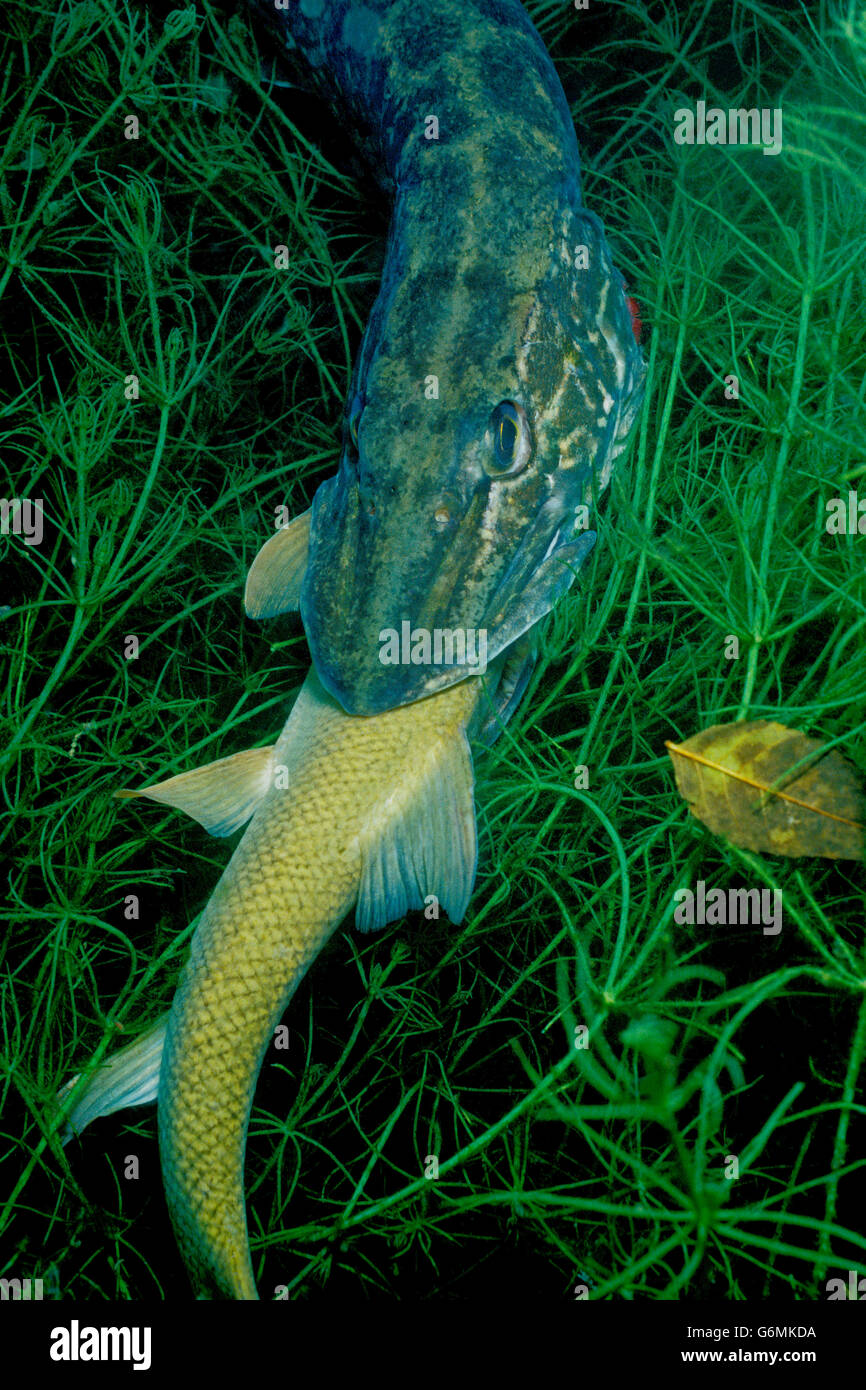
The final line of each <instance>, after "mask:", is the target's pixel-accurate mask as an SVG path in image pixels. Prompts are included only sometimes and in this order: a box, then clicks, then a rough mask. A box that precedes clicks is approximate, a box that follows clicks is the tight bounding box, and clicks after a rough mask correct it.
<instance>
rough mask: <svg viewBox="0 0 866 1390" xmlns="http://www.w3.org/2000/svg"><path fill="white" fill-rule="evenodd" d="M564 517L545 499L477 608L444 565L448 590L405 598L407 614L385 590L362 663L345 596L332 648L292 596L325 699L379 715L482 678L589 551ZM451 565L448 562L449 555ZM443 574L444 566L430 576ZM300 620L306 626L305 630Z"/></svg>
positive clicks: (563, 588)
mask: <svg viewBox="0 0 866 1390" xmlns="http://www.w3.org/2000/svg"><path fill="white" fill-rule="evenodd" d="M570 517H571V513H570V512H568V511H566V509H565V508H564V506H563V504H562V502H561V501H560V500H559V499H557V498H553V497H551V498H549V499H548V501H547V502H546V503H545V504H544V505H543V506H542V507H541V508H540V509H539V512H538V514H537V516H536V518H535V520H534V522H533V524H532V525H531V526H529V527H528V528H527V529H526V532H525V534H524V535H523V536H522V538H521V541H520V544H519V545H518V547H517V549H516V551H515V553H514V555H513V556H512V557H511V560H510V562H509V563H508V564H507V565H506V566H505V568H504V572H503V573H501V574H500V575H499V576H498V581H497V582H496V584H495V587H494V588H493V589H492V591H491V590H489V589H488V591H487V593H486V594H485V595H483V596H482V595H479V599H480V600H481V602H479V603H478V604H477V606H476V607H474V608H473V605H472V603H471V602H470V601H468V598H469V591H467V590H466V589H465V588H464V583H465V571H462V566H461V565H460V564H455V565H454V586H453V587H451V586H450V585H449V586H447V587H446V588H445V589H444V591H443V587H442V586H440V587H439V592H438V595H437V597H436V598H433V596H432V594H431V595H430V596H429V601H428V602H427V603H425V602H424V601H423V599H422V600H421V602H419V603H417V604H412V602H411V599H410V600H409V601H408V602H407V605H406V606H407V608H408V609H409V612H408V613H407V612H406V609H404V610H403V612H402V613H401V612H399V607H402V605H400V604H399V598H398V597H397V593H396V592H395V593H394V594H393V595H392V598H391V605H389V606H391V613H392V615H393V616H392V617H391V618H390V619H389V621H390V622H391V623H393V626H389V627H384V626H380V623H379V622H375V623H374V624H373V629H374V632H373V633H371V637H372V636H373V635H374V634H376V635H377V636H378V647H377V648H376V649H374V650H370V649H369V648H368V654H367V655H362V653H361V650H360V649H359V647H358V631H357V629H356V630H355V631H354V632H352V627H351V624H352V619H351V612H352V608H353V603H352V595H351V594H349V593H348V592H346V591H344V593H343V595H342V596H341V605H340V606H341V607H343V606H344V605H345V604H348V608H347V609H345V611H346V612H347V617H348V626H347V628H345V629H344V630H343V633H342V634H341V636H342V641H340V642H336V641H334V640H331V641H329V640H327V632H326V631H325V632H323V630H322V629H321V628H320V627H318V626H317V624H316V621H315V618H316V616H317V614H316V612H315V605H314V604H313V605H311V607H310V610H309V611H308V612H306V613H305V612H304V610H305V606H306V605H305V602H304V595H303V592H302V603H301V610H302V614H303V615H304V620H305V627H306V628H307V637H308V641H309V643H310V651H311V655H312V658H313V662H314V665H315V666H316V669H317V672H318V674H319V678H320V680H321V681H322V684H323V685H324V686H325V688H326V689H327V690H328V692H329V694H331V695H332V696H333V697H334V698H335V699H336V700H338V701H339V702H340V704H341V705H342V706H343V708H344V709H345V710H346V711H347V712H348V713H349V714H355V715H372V714H381V713H384V712H385V711H386V710H389V709H393V708H395V707H397V706H399V705H405V704H411V703H413V702H414V701H415V700H420V699H424V698H425V697H426V696H428V695H432V694H434V693H435V692H436V691H440V690H444V689H447V687H448V686H451V685H456V684H457V683H458V682H459V681H462V680H465V679H467V677H469V676H479V675H483V674H484V673H485V671H486V670H487V667H488V666H489V665H491V664H492V663H493V662H494V661H496V659H497V658H498V657H499V656H500V655H501V654H502V653H504V652H505V651H506V649H507V648H509V647H510V646H511V645H512V644H513V643H514V642H516V641H517V640H518V639H519V638H520V637H522V636H523V635H524V633H526V632H527V631H528V630H529V629H530V628H532V627H534V626H535V624H536V623H538V622H539V621H540V620H541V619H542V618H543V617H545V616H546V614H547V613H549V612H550V610H551V608H552V607H553V605H554V604H555V603H556V602H557V600H558V599H559V598H561V597H562V595H563V594H564V593H566V592H567V590H568V589H569V588H570V587H571V584H572V583H573V581H574V578H575V575H576V573H577V571H578V569H579V568H580V566H581V565H582V564H583V563H584V561H585V560H586V558H587V556H588V555H589V553H590V551H591V550H592V547H593V545H594V544H595V539H596V537H595V533H594V532H593V531H582V532H580V533H579V534H577V535H576V534H575V533H574V531H573V530H572V529H571V527H570V525H569V521H570ZM467 539H468V537H467ZM539 554H540V555H541V559H540V560H539V559H538V556H539ZM451 560H452V562H453V561H454V560H455V556H454V554H453V552H452V555H451ZM447 569H448V566H447V562H446V565H445V566H444V567H443V571H442V572H440V576H441V573H447ZM461 573H462V574H463V580H462V581H461ZM482 604H483V607H482ZM413 609H414V611H412V610H413ZM332 611H334V610H332ZM380 615H381V610H380ZM308 618H312V619H314V621H312V622H308V621H307V619H308ZM384 621H385V620H384V618H381V622H384ZM467 623H472V624H473V626H467V625H466V624H467ZM425 624H429V626H425ZM434 624H435V626H434ZM445 624H448V626H445ZM440 625H441V626H440ZM331 631H332V633H333V628H331ZM320 634H322V635H323V636H324V640H321V637H320ZM351 638H354V640H350V639H351ZM368 640H369V639H368ZM363 645H364V646H365V647H366V646H367V644H366V643H364V644H363Z"/></svg>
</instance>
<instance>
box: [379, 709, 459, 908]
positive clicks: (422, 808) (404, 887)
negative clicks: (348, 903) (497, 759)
mask: <svg viewBox="0 0 866 1390" xmlns="http://www.w3.org/2000/svg"><path fill="white" fill-rule="evenodd" d="M473 793H474V776H473V771H472V754H471V752H470V750H469V743H468V741H467V739H466V735H465V734H464V733H462V732H461V733H460V734H459V735H458V736H457V737H454V735H453V734H452V735H451V737H450V739H449V740H447V741H443V744H442V747H441V750H440V756H439V757H438V758H437V760H436V763H435V766H434V767H433V769H432V771H431V774H430V777H429V779H428V780H427V782H426V784H425V786H424V791H423V794H422V795H420V796H419V795H416V796H415V797H414V798H413V799H412V800H411V801H410V802H409V803H408V804H407V805H406V806H404V807H402V808H400V809H398V810H397V811H396V814H394V813H392V814H390V815H388V817H387V820H386V822H385V824H384V826H383V825H381V824H379V825H376V826H371V827H370V828H369V830H368V831H367V832H366V833H365V834H364V836H363V837H362V839H361V854H362V864H363V868H362V872H361V885H360V889H359V892H358V903H357V906H356V908H355V922H356V925H357V926H358V928H359V930H360V931H375V930H376V929H377V928H378V927H384V926H386V925H387V923H388V922H393V921H396V920H399V918H401V917H402V916H403V915H404V914H405V913H406V912H407V911H408V910H409V909H410V908H417V909H423V908H424V907H425V906H427V905H428V900H429V899H430V898H432V897H434V896H435V897H436V898H437V899H438V901H439V903H441V905H442V907H444V909H445V911H446V912H447V913H448V916H449V917H450V918H451V921H452V922H460V921H462V920H463V917H464V915H465V912H466V908H467V906H468V904H469V899H470V897H471V895H472V888H473V886H474V883H475V868H476V864H477V861H478V848H477V840H476V834H475V804H474V795H473ZM437 915H438V914H437Z"/></svg>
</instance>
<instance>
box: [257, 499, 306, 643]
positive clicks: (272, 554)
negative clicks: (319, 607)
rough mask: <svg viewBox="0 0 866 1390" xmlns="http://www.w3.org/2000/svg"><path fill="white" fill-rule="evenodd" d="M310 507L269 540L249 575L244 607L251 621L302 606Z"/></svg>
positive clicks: (273, 616)
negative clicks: (302, 583)
mask: <svg viewBox="0 0 866 1390" xmlns="http://www.w3.org/2000/svg"><path fill="white" fill-rule="evenodd" d="M310 512H311V508H309V507H308V508H307V510H306V511H305V512H301V514H300V516H296V517H294V518H293V520H292V521H290V522H289V524H288V526H283V527H282V528H281V530H279V531H277V533H276V535H273V536H271V538H270V540H267V541H265V543H264V545H263V546H262V548H261V550H260V551H259V553H258V555H257V556H256V558H255V559H254V560H253V563H252V564H251V565H250V572H249V574H248V575H247V585H246V588H245V590H244V608H245V609H246V612H247V616H248V617H250V618H257V619H260V620H261V619H263V618H275V617H276V616H277V614H278V613H288V612H290V611H291V610H292V609H295V608H297V607H298V605H299V603H300V599H301V581H302V579H303V577H304V571H305V570H306V568H307V556H308V555H309V551H310Z"/></svg>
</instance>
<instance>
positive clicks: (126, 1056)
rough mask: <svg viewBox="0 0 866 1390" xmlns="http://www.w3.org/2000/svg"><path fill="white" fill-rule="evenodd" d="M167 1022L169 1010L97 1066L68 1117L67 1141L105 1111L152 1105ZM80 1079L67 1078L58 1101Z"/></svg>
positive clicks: (59, 1093)
mask: <svg viewBox="0 0 866 1390" xmlns="http://www.w3.org/2000/svg"><path fill="white" fill-rule="evenodd" d="M167 1023H168V1014H167V1013H166V1014H163V1016H162V1018H160V1019H158V1020H157V1021H156V1023H154V1024H153V1026H152V1027H151V1028H148V1029H147V1031H146V1032H145V1033H142V1034H141V1036H140V1037H138V1038H136V1039H135V1042H133V1043H130V1044H129V1046H128V1047H124V1048H123V1049H122V1051H120V1052H117V1053H115V1055H114V1056H113V1057H109V1059H108V1061H107V1062H103V1063H102V1065H101V1066H100V1067H97V1069H96V1071H95V1072H94V1073H93V1075H92V1076H91V1077H90V1078H89V1080H88V1081H86V1082H85V1085H84V1089H83V1090H82V1091H81V1093H80V1095H79V1096H78V1098H77V1100H76V1102H75V1105H74V1106H73V1108H72V1109H71V1110H70V1112H69V1114H68V1115H67V1117H66V1128H65V1129H64V1131H63V1135H62V1142H63V1143H64V1144H68V1143H69V1140H70V1139H73V1138H74V1137H75V1136H76V1135H77V1134H81V1133H82V1131H83V1130H84V1129H86V1128H87V1126H88V1125H89V1124H92V1123H93V1121H94V1120H100V1119H102V1117H103V1116H104V1115H112V1114H113V1113H114V1111H115V1110H125V1109H126V1107H127V1106H129V1105H149V1104H152V1103H153V1102H155V1101H156V1093H157V1090H158V1089H159V1069H160V1066H161V1064H162V1050H163V1045H164V1043H165V1030H166V1025H167ZM77 1081H78V1077H77V1076H73V1078H72V1080H71V1081H67V1083H66V1085H65V1086H64V1087H63V1088H62V1090H60V1091H59V1092H58V1093H57V1099H58V1101H61V1102H62V1100H63V1098H64V1096H67V1095H68V1094H69V1092H70V1091H71V1090H72V1088H73V1086H75V1084H76V1082H77Z"/></svg>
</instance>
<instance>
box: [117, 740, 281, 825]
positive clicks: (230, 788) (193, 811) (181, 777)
mask: <svg viewBox="0 0 866 1390" xmlns="http://www.w3.org/2000/svg"><path fill="white" fill-rule="evenodd" d="M273 769H274V747H273V744H270V745H268V746H267V747H265V748H245V749H244V750H243V752H241V753H232V755H231V757H228V758H218V759H217V760H216V762H214V763H207V764H205V766H204V767H196V768H193V769H192V771H191V772H181V773H179V774H178V776H177V777H169V778H168V779H167V780H166V781H165V782H156V783H155V784H154V785H153V786H152V787H141V788H140V790H137V791H130V790H128V789H127V788H124V789H123V790H122V791H117V792H115V793H114V795H115V796H116V797H117V798H119V799H122V800H124V801H127V800H130V799H131V798H132V797H138V796H144V797H147V798H148V800H149V801H158V802H160V803H161V804H162V805H163V806H172V807H173V808H174V809H175V810H176V811H185V812H186V814H187V815H188V816H191V817H192V819H193V820H197V821H198V823H199V825H203V826H204V828H205V830H207V831H208V832H209V833H210V834H211V835H216V836H217V837H222V836H224V835H231V834H232V832H233V831H234V830H239V829H240V827H241V826H242V825H245V824H246V822H247V821H248V820H249V819H250V817H251V816H252V814H253V812H254V811H255V810H256V807H257V806H258V804H259V802H260V801H261V800H262V797H263V796H264V795H265V793H266V791H267V790H268V788H269V787H270V785H271V780H272V777H273Z"/></svg>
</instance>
